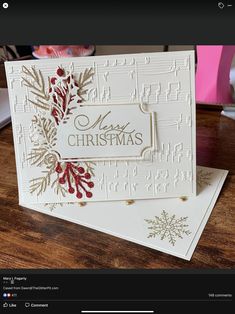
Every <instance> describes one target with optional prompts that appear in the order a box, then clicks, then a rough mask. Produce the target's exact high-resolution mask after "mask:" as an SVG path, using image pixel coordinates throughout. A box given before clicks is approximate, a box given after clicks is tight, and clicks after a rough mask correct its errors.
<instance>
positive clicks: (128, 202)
mask: <svg viewBox="0 0 235 314" xmlns="http://www.w3.org/2000/svg"><path fill="white" fill-rule="evenodd" d="M134 203H135V201H134V200H126V205H132V204H134Z"/></svg>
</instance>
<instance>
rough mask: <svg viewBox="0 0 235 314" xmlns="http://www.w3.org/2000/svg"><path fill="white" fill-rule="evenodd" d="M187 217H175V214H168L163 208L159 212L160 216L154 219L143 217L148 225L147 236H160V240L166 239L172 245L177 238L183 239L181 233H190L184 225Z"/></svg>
mask: <svg viewBox="0 0 235 314" xmlns="http://www.w3.org/2000/svg"><path fill="white" fill-rule="evenodd" d="M187 219H188V217H180V218H178V219H177V218H176V216H175V215H172V216H170V215H169V214H168V213H167V212H166V211H165V210H163V211H162V212H161V215H160V217H158V216H155V217H154V219H145V221H146V222H147V224H148V225H149V227H148V229H149V230H151V232H150V233H149V235H148V238H155V237H157V236H159V237H160V239H161V240H164V239H168V241H169V243H170V244H172V245H173V246H174V245H175V243H176V240H177V238H180V239H183V235H190V233H191V232H190V231H189V230H188V229H187V227H188V225H186V224H185V223H186V221H187Z"/></svg>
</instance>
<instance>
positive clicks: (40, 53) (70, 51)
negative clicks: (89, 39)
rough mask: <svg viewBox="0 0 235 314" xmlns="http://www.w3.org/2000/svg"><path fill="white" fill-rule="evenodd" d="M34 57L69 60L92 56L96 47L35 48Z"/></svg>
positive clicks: (57, 46) (59, 46)
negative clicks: (70, 58)
mask: <svg viewBox="0 0 235 314" xmlns="http://www.w3.org/2000/svg"><path fill="white" fill-rule="evenodd" d="M33 48H34V51H33V56H34V57H35V58H38V59H43V58H69V57H85V56H90V55H92V54H93V53H94V51H95V46H93V45H87V46H86V45H84V46H82V45H81V46H62V45H55V46H44V45H41V46H34V47H33Z"/></svg>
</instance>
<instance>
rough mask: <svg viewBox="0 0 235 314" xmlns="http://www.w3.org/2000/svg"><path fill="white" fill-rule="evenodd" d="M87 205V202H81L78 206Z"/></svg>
mask: <svg viewBox="0 0 235 314" xmlns="http://www.w3.org/2000/svg"><path fill="white" fill-rule="evenodd" d="M86 204H87V203H86V202H79V203H78V205H79V206H80V207H83V206H86Z"/></svg>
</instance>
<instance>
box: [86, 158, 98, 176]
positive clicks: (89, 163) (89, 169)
mask: <svg viewBox="0 0 235 314" xmlns="http://www.w3.org/2000/svg"><path fill="white" fill-rule="evenodd" d="M84 164H85V165H86V172H88V173H90V174H91V175H92V176H93V177H94V176H95V172H94V169H95V167H94V166H96V163H95V162H93V161H85V162H84Z"/></svg>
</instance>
